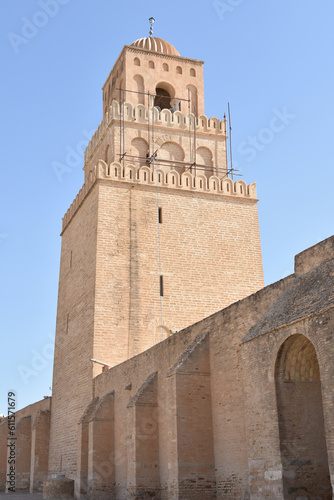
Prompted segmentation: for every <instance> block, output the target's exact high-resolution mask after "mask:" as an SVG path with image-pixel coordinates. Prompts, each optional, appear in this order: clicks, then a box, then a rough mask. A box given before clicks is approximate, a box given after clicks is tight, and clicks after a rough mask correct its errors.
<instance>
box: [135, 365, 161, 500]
mask: <svg viewBox="0 0 334 500" xmlns="http://www.w3.org/2000/svg"><path fill="white" fill-rule="evenodd" d="M127 444H128V446H127V452H128V486H127V488H128V498H129V499H131V498H133V499H135V498H139V497H140V498H152V499H153V498H160V475H159V424H158V403H157V373H156V372H155V373H153V374H152V375H150V376H149V377H148V378H147V380H146V381H145V382H144V384H143V385H142V386H141V388H140V389H139V391H138V392H137V394H136V395H135V396H134V397H133V398H132V399H131V401H130V403H129V404H128V443H127Z"/></svg>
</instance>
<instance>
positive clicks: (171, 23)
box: [0, 0, 334, 413]
mask: <svg viewBox="0 0 334 500" xmlns="http://www.w3.org/2000/svg"><path fill="white" fill-rule="evenodd" d="M1 4H2V5H1V18H0V30H1V68H2V78H1V197H0V199H1V219H0V252H1V259H0V269H1V297H0V308H1V311H0V318H1V355H2V359H1V377H0V413H7V392H8V390H11V389H14V390H15V391H17V404H18V407H19V408H20V407H23V406H26V405H27V404H29V403H31V402H35V401H37V400H38V399H42V397H43V396H46V395H51V391H50V389H49V388H50V387H51V384H52V346H53V341H54V333H55V321H56V307H57V288H58V273H59V260H60V243H61V242H60V236H59V233H60V230H61V219H62V217H63V215H64V213H65V212H66V210H67V208H68V207H69V205H70V204H71V202H72V200H73V199H74V198H75V196H76V194H77V192H78V191H79V189H80V187H81V185H82V183H83V172H82V166H83V157H82V154H81V149H80V148H81V147H82V145H83V142H85V143H87V142H88V137H90V136H91V135H92V133H93V132H94V131H95V129H96V128H97V126H98V125H99V123H100V121H101V116H102V92H101V87H102V85H103V83H104V81H105V79H106V77H107V76H108V74H109V72H110V70H111V68H112V66H113V64H114V62H115V60H116V59H117V57H118V55H119V53H120V51H121V49H122V47H123V45H125V44H130V43H132V42H133V41H134V40H136V39H137V38H141V37H143V36H147V35H148V30H149V23H148V18H149V17H150V16H154V17H155V19H156V23H155V25H154V34H155V36H158V37H161V38H164V39H166V40H168V41H169V42H171V43H172V44H173V45H174V46H175V47H176V48H177V49H178V51H179V52H180V54H181V55H182V56H186V57H190V58H195V59H201V60H204V61H205V65H204V71H205V98H206V99H205V100H206V114H207V115H208V116H209V117H210V116H218V117H219V118H221V119H222V118H223V115H224V112H226V111H227V102H230V106H231V112H232V127H233V132H232V142H233V157H234V160H235V166H236V167H237V168H238V169H239V170H240V172H241V173H242V175H243V179H244V180H245V181H246V182H247V183H251V182H253V181H256V182H257V189H258V197H259V199H260V202H259V205H258V209H259V221H260V231H261V241H262V252H263V263H264V273H265V282H266V284H267V285H268V284H270V283H272V282H274V281H277V280H279V279H281V278H283V277H284V276H286V275H288V274H291V273H292V272H293V260H294V255H295V254H296V253H298V252H300V251H302V250H304V249H305V248H307V247H309V246H311V245H313V244H315V243H317V242H318V241H320V240H322V239H324V238H327V237H328V236H331V235H332V234H333V233H334V228H333V189H334V173H333V151H332V147H333V128H334V127H333V119H334V105H333V89H334V68H333V60H334V58H333V48H334V47H333V46H334V30H333V22H334V3H333V1H332V0H322V1H321V2H314V1H310V0H293V1H291V0H280V1H279V2H278V1H268V0H252V1H250V0H221V1H215V2H214V1H213V0H205V1H204V0H202V1H199V0H191V1H190V0H183V1H182V2H180V1H176V0H170V1H169V2H167V3H166V2H157V1H153V0H151V1H145V0H142V1H140V2H138V1H128V2H126V3H123V2H111V1H110V0H98V1H96V2H93V1H88V0H37V1H35V0H15V1H12V2H4V1H3V2H1ZM70 152H71V155H70V154H69V153H70ZM57 164H58V165H59V164H62V165H65V166H66V167H67V170H68V171H67V172H66V173H65V174H64V175H62V176H60V177H59V175H58V177H57V175H56V173H55V168H57V167H55V166H56V165H57Z"/></svg>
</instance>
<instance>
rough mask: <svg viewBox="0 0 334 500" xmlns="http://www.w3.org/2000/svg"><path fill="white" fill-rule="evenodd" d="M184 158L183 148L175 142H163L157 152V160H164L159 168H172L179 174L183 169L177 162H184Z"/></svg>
mask: <svg viewBox="0 0 334 500" xmlns="http://www.w3.org/2000/svg"><path fill="white" fill-rule="evenodd" d="M184 156H185V154H184V150H183V148H182V147H181V146H180V145H179V144H177V143H176V142H165V143H164V144H163V145H162V146H161V148H159V151H158V159H159V160H166V161H162V162H161V165H160V166H161V167H164V168H165V167H167V168H168V169H170V168H171V167H173V168H175V169H176V170H177V172H179V173H182V172H183V171H184V167H183V165H182V164H180V163H177V162H182V161H184ZM174 162H175V163H174Z"/></svg>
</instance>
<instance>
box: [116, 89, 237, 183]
mask: <svg viewBox="0 0 334 500" xmlns="http://www.w3.org/2000/svg"><path fill="white" fill-rule="evenodd" d="M116 90H117V91H119V105H120V113H121V115H120V119H119V133H120V141H119V147H120V149H119V162H120V164H121V165H122V166H123V171H124V168H125V161H126V159H128V160H131V162H133V163H139V164H141V165H142V164H146V165H150V166H152V167H153V166H155V167H159V166H165V167H166V166H167V167H168V166H169V167H172V168H184V169H185V172H187V171H191V173H194V174H195V175H196V174H197V171H198V170H199V171H204V172H208V171H210V172H213V171H214V172H216V173H217V175H218V176H219V177H220V178H221V179H223V178H225V177H228V176H231V178H232V179H233V176H234V175H236V176H240V175H241V174H238V173H237V172H238V170H236V169H234V168H233V165H232V151H231V137H230V157H231V164H230V166H229V165H228V156H227V141H226V168H219V167H218V166H215V167H214V166H211V165H210V166H209V165H203V164H201V163H198V162H197V126H198V122H197V110H196V106H194V108H193V112H192V111H191V96H190V89H188V99H183V98H180V97H174V98H173V100H174V101H175V102H176V103H180V102H182V101H183V102H186V103H187V104H188V117H189V119H188V122H189V123H188V132H189V161H188V162H187V161H182V160H166V159H163V158H159V155H158V152H159V148H158V149H154V147H152V145H153V146H154V143H155V142H154V141H155V126H156V124H155V111H154V110H155V109H157V110H158V109H159V108H158V107H157V106H155V105H154V103H155V100H156V98H159V97H160V98H164V97H166V96H164V95H161V94H155V93H150V92H140V91H136V90H127V89H123V88H117V89H116ZM127 93H132V94H138V95H143V96H145V99H144V100H146V99H147V138H148V140H147V143H148V151H147V154H146V156H135V155H130V154H128V153H127V152H126V151H125V128H126V125H125V102H126V94H127ZM169 99H170V100H171V99H172V98H171V97H170V98H169ZM174 111H176V110H174ZM229 116H230V109H229ZM192 117H193V119H192ZM225 119H226V115H224V120H225ZM231 130H232V129H231V127H230V131H231ZM225 138H226V139H227V136H226V135H225Z"/></svg>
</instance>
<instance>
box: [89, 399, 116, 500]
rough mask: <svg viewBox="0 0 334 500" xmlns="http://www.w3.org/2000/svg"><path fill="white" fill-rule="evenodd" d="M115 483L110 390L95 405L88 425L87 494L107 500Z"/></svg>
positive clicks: (112, 412) (112, 414)
mask: <svg viewBox="0 0 334 500" xmlns="http://www.w3.org/2000/svg"><path fill="white" fill-rule="evenodd" d="M114 482H115V436H114V392H111V393H109V394H106V395H105V396H103V398H102V399H101V400H100V402H99V403H98V405H97V406H96V408H95V410H94V412H93V413H92V416H91V418H90V422H89V426H88V495H89V498H90V500H95V499H96V500H103V499H109V498H111V497H112V495H113V491H114Z"/></svg>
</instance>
